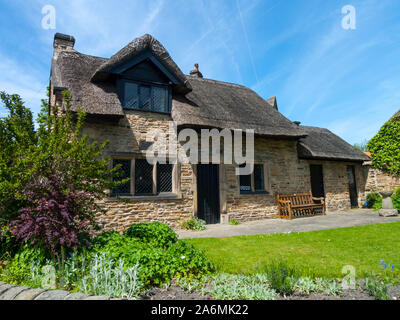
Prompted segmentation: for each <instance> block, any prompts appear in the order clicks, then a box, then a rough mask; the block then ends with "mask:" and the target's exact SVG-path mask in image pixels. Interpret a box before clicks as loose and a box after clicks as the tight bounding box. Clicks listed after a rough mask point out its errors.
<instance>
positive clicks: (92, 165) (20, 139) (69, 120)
mask: <svg viewBox="0 0 400 320" xmlns="http://www.w3.org/2000/svg"><path fill="white" fill-rule="evenodd" d="M63 94H64V102H63V110H62V112H61V110H58V109H57V108H55V109H54V110H53V112H51V114H50V113H49V109H48V107H49V106H48V102H47V101H46V100H42V110H41V112H40V114H39V116H38V120H37V123H38V129H37V130H35V125H34V122H33V117H32V112H31V111H30V110H29V109H28V108H27V107H25V106H24V103H23V101H22V99H21V98H20V97H19V96H18V95H8V94H6V93H4V92H1V94H0V97H1V100H2V102H3V104H4V105H5V107H6V109H7V110H8V111H9V114H8V116H6V117H5V118H2V119H0V218H1V219H2V221H3V222H2V224H9V223H11V222H12V221H14V222H15V223H14V224H13V225H14V230H15V233H16V234H17V235H19V237H20V238H21V239H22V240H24V241H26V240H38V234H37V232H38V230H42V231H41V232H42V233H46V232H47V233H48V234H50V233H53V236H55V235H56V233H57V232H59V233H62V232H64V236H63V237H59V235H56V236H55V237H53V239H52V240H51V241H50V240H46V239H45V238H43V237H42V238H41V239H40V241H44V242H46V241H47V242H48V246H47V247H48V248H49V249H51V250H55V249H56V248H57V246H58V245H66V246H67V247H73V246H75V244H76V235H77V234H79V233H80V231H79V232H78V229H82V230H84V231H87V230H86V223H87V222H88V221H89V222H93V219H92V218H91V217H92V215H93V214H94V213H95V212H96V210H99V208H98V207H96V206H95V203H94V200H95V199H99V198H100V197H102V196H103V195H105V192H106V190H107V189H111V188H113V187H115V186H116V185H118V184H120V183H125V182H126V180H127V179H125V180H122V181H120V182H115V181H114V180H115V179H114V177H116V176H118V167H115V168H110V167H109V159H108V158H104V157H102V150H103V149H104V148H105V147H106V145H107V143H108V142H104V143H103V144H101V145H99V144H98V143H97V142H91V141H90V140H89V136H88V135H83V134H82V127H83V125H84V122H85V116H86V115H85V113H84V112H83V111H82V110H81V109H80V108H78V110H77V112H72V111H71V96H70V94H69V92H68V91H65V92H64V93H63ZM26 186H28V187H26ZM21 214H22V215H21ZM46 216H47V218H45V217H46ZM83 221H85V224H82V223H83ZM67 222H68V223H67ZM68 224H70V225H71V228H70V229H65V230H64V231H62V230H61V229H60V230H58V231H54V230H55V229H57V228H56V225H58V226H64V227H65V226H66V225H68ZM46 228H47V229H46ZM74 228H75V229H74ZM71 232H72V233H71ZM48 234H47V235H46V236H45V237H48V236H49V235H48ZM67 234H69V235H67ZM28 235H30V236H28ZM57 237H58V238H57ZM49 241H50V242H52V241H53V242H54V241H55V243H56V242H57V244H54V243H52V244H50V242H49Z"/></svg>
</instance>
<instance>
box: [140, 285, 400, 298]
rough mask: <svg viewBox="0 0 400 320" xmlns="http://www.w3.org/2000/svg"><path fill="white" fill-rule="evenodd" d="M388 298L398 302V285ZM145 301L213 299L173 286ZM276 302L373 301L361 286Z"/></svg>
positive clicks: (391, 288) (153, 291)
mask: <svg viewBox="0 0 400 320" xmlns="http://www.w3.org/2000/svg"><path fill="white" fill-rule="evenodd" d="M387 294H388V296H389V297H390V299H392V300H400V285H397V286H392V285H389V286H388V292H387ZM142 299H145V300H214V298H213V297H211V296H209V295H206V296H203V295H201V293H200V292H198V291H193V292H188V291H185V290H183V289H182V288H181V287H179V286H177V285H175V284H173V285H171V286H170V287H169V288H167V289H165V288H152V289H151V290H150V291H149V292H148V293H147V294H146V295H145V296H143V297H142ZM277 300H375V297H372V296H370V295H369V294H368V293H367V292H366V291H365V290H364V288H363V286H362V285H361V286H360V287H358V288H357V289H354V290H344V291H343V294H342V295H341V296H331V295H327V294H324V293H311V294H303V293H298V292H295V293H294V294H292V295H290V296H288V297H283V296H279V297H278V298H277Z"/></svg>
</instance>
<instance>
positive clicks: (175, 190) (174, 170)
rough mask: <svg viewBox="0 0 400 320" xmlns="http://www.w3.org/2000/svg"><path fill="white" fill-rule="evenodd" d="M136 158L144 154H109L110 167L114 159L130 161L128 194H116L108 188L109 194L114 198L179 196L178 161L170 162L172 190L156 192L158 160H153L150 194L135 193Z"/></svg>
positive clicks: (140, 157) (144, 157)
mask: <svg viewBox="0 0 400 320" xmlns="http://www.w3.org/2000/svg"><path fill="white" fill-rule="evenodd" d="M136 159H146V156H111V157H110V166H111V168H112V167H113V163H114V160H130V161H131V167H130V180H129V184H130V193H129V194H116V193H114V190H110V196H111V197H113V198H115V197H120V198H147V197H150V198H156V197H160V198H162V197H164V196H165V197H170V196H175V197H179V196H181V189H180V172H181V168H180V164H178V163H175V164H174V163H171V164H170V165H171V166H172V173H171V179H172V181H171V183H172V191H171V192H158V172H157V170H158V166H157V164H158V162H155V163H154V164H153V172H152V178H153V179H152V183H153V190H152V193H151V194H137V193H136V192H135V187H136V186H135V183H136V179H135V177H136V176H135V167H136Z"/></svg>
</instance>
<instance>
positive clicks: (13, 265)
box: [3, 244, 51, 287]
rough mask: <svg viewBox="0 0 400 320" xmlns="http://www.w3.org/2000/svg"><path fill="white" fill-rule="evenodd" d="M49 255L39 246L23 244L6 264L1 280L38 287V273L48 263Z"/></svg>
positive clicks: (39, 283) (39, 282)
mask: <svg viewBox="0 0 400 320" xmlns="http://www.w3.org/2000/svg"><path fill="white" fill-rule="evenodd" d="M50 263H51V262H50V260H49V256H48V255H46V252H45V251H44V250H43V249H41V248H40V247H39V246H32V245H29V244H25V245H24V246H22V247H21V248H20V250H19V251H18V252H17V253H16V254H15V256H14V257H13V259H11V261H10V263H9V264H8V265H7V268H6V270H5V273H4V278H3V280H4V281H5V282H7V283H9V284H18V285H28V286H31V287H39V286H40V285H41V281H40V279H39V277H37V276H38V274H39V273H40V270H41V268H42V267H43V266H44V265H45V264H50Z"/></svg>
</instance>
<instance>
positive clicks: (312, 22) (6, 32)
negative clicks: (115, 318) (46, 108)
mask: <svg viewBox="0 0 400 320" xmlns="http://www.w3.org/2000/svg"><path fill="white" fill-rule="evenodd" d="M48 4H50V5H53V6H54V7H55V9H56V29H54V30H52V29H50V30H45V29H43V28H42V18H43V16H44V15H43V14H42V8H43V6H45V5H48ZM344 5H352V6H354V8H355V9H356V29H355V30H345V29H343V28H342V24H341V21H342V18H343V17H344V15H343V14H342V12H341V9H342V7H343V6H344ZM55 32H62V33H67V34H70V35H73V36H74V37H75V38H76V44H75V49H76V50H78V51H80V52H82V53H86V54H91V55H97V56H102V57H110V56H111V55H113V54H114V53H115V52H117V51H118V50H119V49H121V48H122V47H123V46H125V45H126V44H127V43H129V42H130V41H131V40H133V39H134V38H136V37H138V36H141V35H143V34H145V33H150V34H152V35H153V36H154V37H156V38H157V39H158V40H159V41H160V42H161V43H162V44H163V45H164V46H165V47H166V48H167V50H168V51H169V53H170V54H171V56H172V58H173V59H174V60H175V62H176V63H177V64H178V65H179V67H180V68H181V69H182V71H183V72H185V73H189V71H190V70H191V69H193V64H194V63H195V62H198V63H199V65H200V70H201V72H202V73H203V75H204V76H205V77H206V78H211V79H216V80H222V81H228V82H234V83H239V84H243V85H246V86H248V87H250V88H252V89H253V90H255V91H256V92H257V93H258V94H259V95H260V96H262V97H263V98H266V99H267V98H269V97H270V96H273V95H274V96H277V100H278V107H279V110H280V111H281V112H282V113H283V115H285V116H286V117H288V118H289V119H290V120H292V121H295V120H298V121H301V122H302V124H304V125H312V126H320V127H326V128H328V129H330V130H332V131H333V132H334V133H336V134H338V135H340V136H341V137H342V138H344V139H345V140H347V141H348V142H350V143H357V142H362V141H364V140H365V139H369V138H371V137H372V136H373V135H374V134H375V133H376V132H377V131H378V130H379V128H380V126H381V125H382V124H383V123H384V122H385V121H386V120H387V119H388V118H390V117H391V116H392V115H393V114H394V113H395V112H396V111H397V110H398V109H400V63H399V56H400V1H398V0H359V1H356V0H346V1H342V0H330V1H326V0H280V1H279V0H225V1H223V0H143V1H139V0H136V1H133V0H129V1H125V0H120V1H105V0H104V1H102V0H97V1H95V0H93V1H92V0H87V1H84V0H69V1H54V0H53V1H51V0H47V1H34V0H31V1H29V2H28V1H22V0H13V1H5V0H1V1H0V90H5V91H7V92H8V93H18V94H21V96H22V97H23V99H24V100H25V101H26V104H27V105H28V106H29V107H30V108H32V109H33V110H34V111H35V112H37V111H38V110H39V109H40V99H41V98H43V97H44V95H45V88H46V86H47V85H48V79H49V73H50V62H51V56H52V42H53V36H54V33H55ZM1 112H4V109H1V108H0V113H1ZM0 116H1V114H0Z"/></svg>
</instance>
